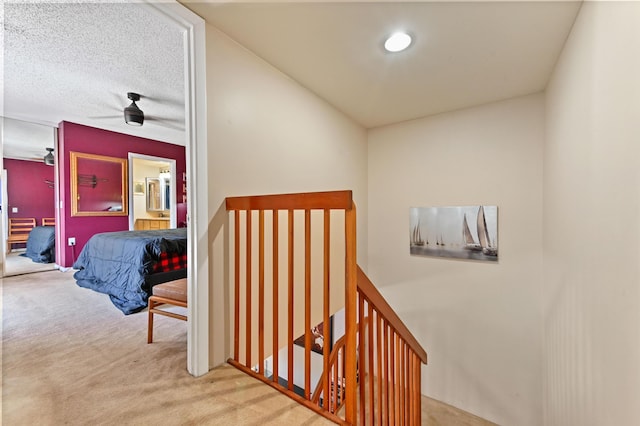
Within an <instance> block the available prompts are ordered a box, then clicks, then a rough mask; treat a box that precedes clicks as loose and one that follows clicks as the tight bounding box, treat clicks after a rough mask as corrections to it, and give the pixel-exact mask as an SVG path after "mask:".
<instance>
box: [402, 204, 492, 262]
mask: <svg viewBox="0 0 640 426" xmlns="http://www.w3.org/2000/svg"><path fill="white" fill-rule="evenodd" d="M409 253H410V254H411V255H415V256H437V257H450V258H456V259H471V260H480V261H488V262H496V261H498V207H497V206H484V205H481V206H461V207H412V208H411V210H410V212H409Z"/></svg>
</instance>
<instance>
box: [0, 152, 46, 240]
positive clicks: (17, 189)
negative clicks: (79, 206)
mask: <svg viewBox="0 0 640 426" xmlns="http://www.w3.org/2000/svg"><path fill="white" fill-rule="evenodd" d="M4 168H5V169H6V170H7V196H8V200H7V201H8V203H9V204H8V207H9V210H8V215H9V218H14V217H17V218H22V217H34V218H35V219H36V224H37V225H42V218H43V217H55V204H56V201H55V194H54V192H53V185H52V184H48V183H47V182H45V181H49V182H53V173H54V169H53V167H51V166H47V165H45V164H44V162H42V161H26V160H12V159H8V158H5V159H4ZM14 207H16V208H17V209H18V213H12V212H11V211H12V209H13V208H14ZM14 247H17V246H14Z"/></svg>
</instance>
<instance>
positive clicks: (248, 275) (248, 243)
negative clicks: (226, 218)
mask: <svg viewBox="0 0 640 426" xmlns="http://www.w3.org/2000/svg"><path fill="white" fill-rule="evenodd" d="M246 232H247V234H246V235H245V237H246V265H245V276H246V279H245V281H246V287H247V289H246V298H247V300H246V306H247V312H246V316H247V325H246V333H247V335H246V351H247V352H246V354H245V355H246V361H245V365H246V366H247V367H249V368H251V210H247V220H246Z"/></svg>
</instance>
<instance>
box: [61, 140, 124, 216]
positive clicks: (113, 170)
mask: <svg viewBox="0 0 640 426" xmlns="http://www.w3.org/2000/svg"><path fill="white" fill-rule="evenodd" d="M70 156H71V216H128V215H129V209H128V205H127V202H128V200H129V197H128V196H127V188H128V184H127V170H128V168H127V160H126V159H125V158H114V157H105V156H103V155H95V154H85V153H81V152H73V151H72V152H70Z"/></svg>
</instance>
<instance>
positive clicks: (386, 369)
mask: <svg viewBox="0 0 640 426" xmlns="http://www.w3.org/2000/svg"><path fill="white" fill-rule="evenodd" d="M383 325H384V336H383V338H384V345H383V348H384V416H385V422H384V424H385V425H388V424H389V421H390V419H391V416H390V415H389V325H388V324H387V322H386V321H383Z"/></svg>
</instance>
